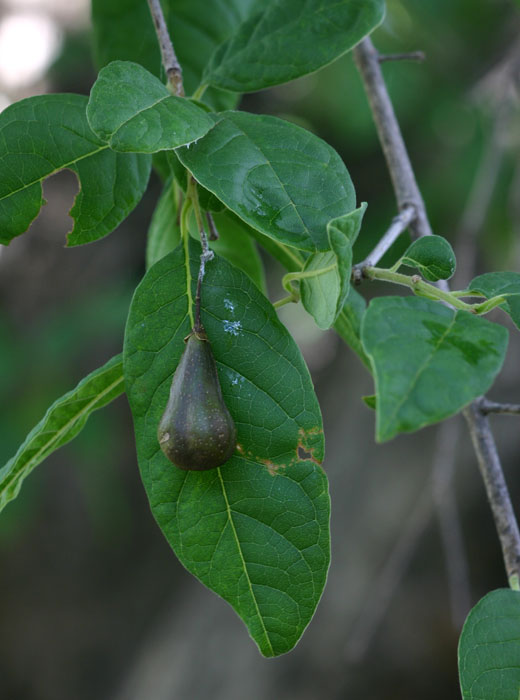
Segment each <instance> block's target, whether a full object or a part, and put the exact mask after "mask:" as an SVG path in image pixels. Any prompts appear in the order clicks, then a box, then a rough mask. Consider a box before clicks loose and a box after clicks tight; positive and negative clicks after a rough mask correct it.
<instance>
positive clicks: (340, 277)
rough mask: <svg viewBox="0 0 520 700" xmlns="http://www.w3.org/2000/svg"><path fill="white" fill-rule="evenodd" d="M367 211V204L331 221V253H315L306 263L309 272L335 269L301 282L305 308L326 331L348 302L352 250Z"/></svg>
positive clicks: (305, 278)
mask: <svg viewBox="0 0 520 700" xmlns="http://www.w3.org/2000/svg"><path fill="white" fill-rule="evenodd" d="M366 207H367V205H366V202H364V203H363V204H362V205H361V207H359V208H358V209H355V210H354V211H352V212H350V213H349V214H346V215H345V216H342V217H340V218H338V219H333V220H332V221H329V223H328V224H327V233H328V238H329V246H330V251H329V252H327V253H314V254H313V255H311V256H310V257H309V258H308V259H307V260H306V262H305V266H304V268H303V269H304V271H305V272H309V271H313V270H314V271H317V272H319V271H320V270H326V269H327V268H330V267H334V269H332V270H328V271H327V272H322V273H320V274H318V275H316V276H315V277H304V278H302V280H301V282H300V294H301V300H302V304H303V306H304V308H305V309H306V311H308V312H309V313H310V314H311V316H313V318H314V320H315V321H316V324H317V326H318V327H319V328H321V329H323V330H325V329H326V328H330V327H331V326H332V324H333V323H334V321H335V320H336V318H337V317H338V314H339V313H340V312H341V310H342V308H343V306H344V304H345V301H346V300H347V296H348V293H349V290H350V275H351V272H352V246H353V244H354V242H355V240H356V238H357V236H358V233H359V229H360V227H361V221H362V219H363V215H364V213H365V210H366Z"/></svg>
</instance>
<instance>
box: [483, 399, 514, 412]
mask: <svg viewBox="0 0 520 700" xmlns="http://www.w3.org/2000/svg"><path fill="white" fill-rule="evenodd" d="M480 410H481V412H482V413H483V414H484V415H485V416H487V415H488V413H508V414H510V415H512V416H518V415H520V404H518V403H497V402H496V401H489V399H486V397H485V396H483V397H482V398H481V399H480Z"/></svg>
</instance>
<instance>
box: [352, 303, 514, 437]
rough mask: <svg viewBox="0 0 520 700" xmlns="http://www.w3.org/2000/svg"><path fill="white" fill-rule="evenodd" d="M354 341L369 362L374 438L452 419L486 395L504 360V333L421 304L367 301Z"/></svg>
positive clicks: (499, 328) (466, 316)
mask: <svg viewBox="0 0 520 700" xmlns="http://www.w3.org/2000/svg"><path fill="white" fill-rule="evenodd" d="M361 338H362V341H363V345H364V348H365V351H366V353H367V355H368V356H369V357H370V361H371V363H372V368H373V373H374V379H375V387H376V395H377V423H376V439H377V440H378V441H379V442H383V441H385V440H390V439H391V438H393V437H395V436H396V435H398V434H399V433H403V432H411V431H414V430H418V429H419V428H422V427H423V426H425V425H430V424H431V423H436V422H437V421H440V420H442V419H443V418H447V417H448V416H451V415H452V414H454V413H457V411H459V410H460V409H461V408H463V407H464V406H466V405H467V404H468V403H469V402H470V401H471V400H472V399H474V398H476V397H477V396H480V395H481V394H483V393H484V392H486V391H487V389H489V387H490V386H491V384H492V382H493V380H494V378H495V376H496V375H497V373H498V372H499V370H500V368H501V366H502V363H503V361H504V357H505V352H506V348H507V338H508V333H507V330H506V329H505V328H503V327H502V326H498V325H497V324H495V323H490V322H489V321H487V320H486V319H484V318H480V317H477V316H473V315H472V314H470V313H468V312H466V311H456V312H455V311H453V310H452V309H449V308H447V307H445V306H443V305H441V304H439V303H436V302H434V301H430V300H428V299H419V298H403V297H386V298H381V297H380V298H377V299H374V300H373V301H372V302H371V303H370V305H369V307H368V309H367V312H366V314H365V316H364V319H363V325H362V330H361Z"/></svg>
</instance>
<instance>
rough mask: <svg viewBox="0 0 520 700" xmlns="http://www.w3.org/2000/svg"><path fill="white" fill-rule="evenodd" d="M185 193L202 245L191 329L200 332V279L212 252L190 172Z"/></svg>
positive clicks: (195, 184)
mask: <svg viewBox="0 0 520 700" xmlns="http://www.w3.org/2000/svg"><path fill="white" fill-rule="evenodd" d="M186 194H187V196H188V197H189V198H190V200H191V202H192V204H193V211H194V212H195V219H196V220H197V228H198V229H199V234H200V244H201V246H202V254H201V256H200V266H199V274H198V277H197V292H196V294H195V322H194V324H193V330H194V331H195V333H200V332H203V331H204V327H203V325H202V321H201V320H200V296H201V289H202V280H203V279H204V275H205V273H206V263H207V262H208V261H209V260H211V259H212V258H213V257H214V253H213V251H212V250H211V249H210V247H209V245H208V236H207V234H206V229H205V228H204V222H203V219H202V213H201V210H200V203H199V193H198V192H197V181H196V180H195V178H194V177H193V175H191V174H190V175H189V177H188V192H187V193H186Z"/></svg>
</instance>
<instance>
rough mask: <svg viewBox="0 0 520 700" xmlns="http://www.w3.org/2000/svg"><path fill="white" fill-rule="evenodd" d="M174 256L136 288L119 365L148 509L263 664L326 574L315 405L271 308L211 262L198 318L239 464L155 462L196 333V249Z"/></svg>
mask: <svg viewBox="0 0 520 700" xmlns="http://www.w3.org/2000/svg"><path fill="white" fill-rule="evenodd" d="M190 249H191V252H190V255H189V256H187V254H186V252H185V250H184V248H183V247H181V246H179V247H178V248H177V249H176V250H175V251H174V252H173V253H171V254H169V255H167V256H166V257H165V258H163V259H162V260H160V261H159V262H158V263H156V264H155V265H154V266H153V267H152V268H151V269H150V270H149V271H148V272H147V274H146V276H145V277H144V279H143V281H142V282H141V284H140V285H139V287H138V288H137V290H136V293H135V296H134V299H133V301H132V306H131V309H130V314H129V318H128V323H127V328H126V332H125V346H124V368H125V370H124V371H125V380H126V387H127V392H128V398H129V402H130V406H131V409H132V413H133V417H134V424H135V433H136V442H137V454H138V459H139V467H140V470H141V475H142V478H143V482H144V485H145V488H146V491H147V493H148V498H149V500H150V504H151V508H152V512H153V514H154V516H155V518H156V520H157V522H158V524H159V526H160V527H161V529H162V531H163V533H164V535H165V536H166V538H167V540H168V542H169V543H170V545H171V546H172V548H173V549H174V550H175V552H176V554H177V556H178V557H179V559H180V560H181V562H182V563H183V564H184V566H185V567H186V568H187V569H188V570H189V571H191V572H192V573H193V574H194V575H195V576H196V577H197V578H199V579H200V580H201V581H202V582H203V583H204V584H205V585H206V586H208V587H209V588H211V589H212V590H213V591H215V592H216V593H218V594H219V595H220V596H222V597H223V598H224V599H225V600H227V601H228V602H229V603H230V604H231V605H232V606H233V608H234V609H235V610H236V612H237V613H238V614H239V615H240V617H241V618H242V619H243V620H244V622H245V624H246V625H247V627H248V629H249V631H250V634H251V636H252V637H253V639H254V640H255V641H256V643H257V644H258V646H259V648H260V650H261V652H262V653H263V654H264V655H265V656H276V655H278V654H282V653H284V652H287V651H289V650H290V649H291V648H292V647H293V646H294V645H295V644H296V642H297V641H298V639H299V638H300V636H301V634H302V633H303V631H304V629H305V627H306V626H307V624H308V623H309V621H310V619H311V617H312V615H313V613H314V610H315V608H316V605H317V603H318V600H319V598H320V596H321V592H322V590H323V586H324V584H325V579H326V575H327V568H328V564H329V496H328V488H327V480H326V477H325V475H324V473H323V471H322V469H321V467H320V466H319V465H320V462H321V460H322V458H323V434H322V422H321V415H320V410H319V406H318V403H317V400H316V396H315V394H314V391H313V387H312V382H311V379H310V376H309V373H308V371H307V368H306V367H305V364H304V362H303V360H302V357H301V355H300V352H299V350H298V348H297V346H296V345H295V343H294V341H293V340H292V338H291V337H290V335H289V334H288V332H287V330H286V329H285V328H284V326H283V325H282V324H281V323H280V322H279V320H278V318H277V316H276V313H275V312H274V309H273V307H272V306H271V304H270V303H269V302H268V301H267V300H266V298H265V297H264V296H263V295H262V294H261V293H260V292H259V290H258V289H257V287H256V286H255V284H254V283H253V282H252V281H251V280H249V278H248V277H247V276H246V275H245V274H244V273H243V272H241V271H240V270H238V269H236V268H234V267H232V266H231V265H230V264H229V263H227V262H226V261H224V260H222V259H221V258H218V257H216V258H215V259H214V260H212V261H211V262H209V263H208V265H207V272H206V277H205V279H204V286H203V290H202V321H203V323H204V325H205V328H206V331H207V334H208V337H209V339H210V342H211V347H212V350H213V355H214V357H215V360H216V363H217V368H218V373H219V378H220V383H221V387H222V393H223V396H224V400H225V402H226V405H227V407H228V408H229V411H230V412H231V415H232V416H233V419H234V421H235V424H236V427H237V430H238V444H237V449H236V452H235V454H234V456H233V457H232V458H231V459H230V460H229V461H228V462H227V463H226V464H225V465H224V466H222V467H219V468H217V469H213V470H210V471H205V472H194V471H181V470H180V469H177V467H175V466H173V465H172V464H171V463H170V462H169V461H168V460H167V459H166V457H165V456H164V455H163V453H162V452H161V450H160V448H159V444H158V442H157V425H158V423H159V419H160V417H161V415H162V413H163V411H164V408H165V405H166V402H167V399H168V394H169V388H170V384H171V380H172V375H173V372H174V371H175V368H176V366H177V363H178V362H179V358H180V356H181V353H182V352H183V349H184V342H183V338H184V337H185V336H186V335H187V334H188V332H189V330H190V328H191V326H192V322H193V321H192V318H191V316H192V313H193V306H192V300H193V298H194V295H195V282H196V279H197V272H198V266H199V254H200V246H199V245H198V244H197V243H195V242H194V241H190Z"/></svg>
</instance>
